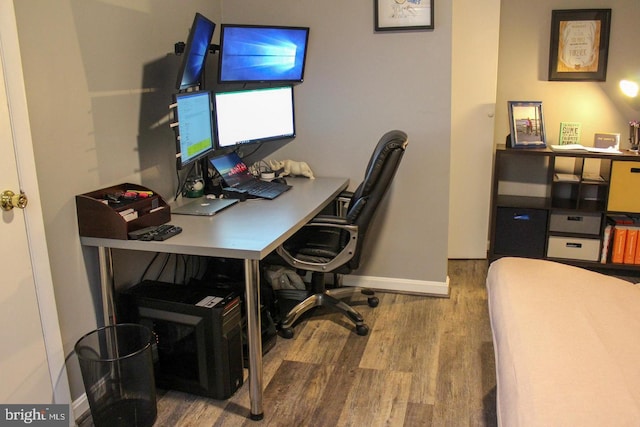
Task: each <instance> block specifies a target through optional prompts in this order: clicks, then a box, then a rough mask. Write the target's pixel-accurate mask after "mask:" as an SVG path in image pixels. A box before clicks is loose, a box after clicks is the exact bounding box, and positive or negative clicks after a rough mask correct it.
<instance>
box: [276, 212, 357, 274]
mask: <svg viewBox="0 0 640 427" xmlns="http://www.w3.org/2000/svg"><path fill="white" fill-rule="evenodd" d="M304 227H323V228H331V229H335V230H337V231H346V232H347V233H349V240H348V242H347V244H346V245H345V246H344V248H342V250H341V251H340V252H339V253H338V255H336V257H334V258H333V259H331V260H330V261H329V262H326V263H319V262H310V261H304V260H301V259H298V258H295V257H294V256H293V255H292V254H291V253H290V252H289V251H287V250H286V249H285V247H284V245H280V246H278V248H277V249H276V252H277V254H278V255H280V257H282V259H283V260H285V261H286V262H287V264H289V265H290V266H292V267H294V268H300V269H303V270H308V271H320V272H322V271H326V272H331V271H333V270H335V269H336V268H338V267H340V266H342V265H344V264H346V263H347V262H348V261H349V260H350V259H351V258H353V255H354V254H355V251H356V246H357V244H358V226H357V225H353V224H348V223H347V221H346V220H344V219H342V218H338V217H334V216H329V215H324V216H319V217H316V218H314V219H313V220H311V222H309V223H308V224H306V225H305V226H304ZM304 227H303V228H304Z"/></svg>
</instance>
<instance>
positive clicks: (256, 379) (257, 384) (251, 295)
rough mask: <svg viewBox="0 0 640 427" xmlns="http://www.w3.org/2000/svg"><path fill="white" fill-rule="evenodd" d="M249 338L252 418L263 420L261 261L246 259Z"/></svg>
mask: <svg viewBox="0 0 640 427" xmlns="http://www.w3.org/2000/svg"><path fill="white" fill-rule="evenodd" d="M244 277H245V287H246V289H245V294H246V296H245V302H246V310H247V339H248V347H249V398H250V400H251V419H252V420H261V419H262V418H263V417H264V412H263V409H262V390H263V388H262V330H261V326H260V262H259V261H257V260H250V259H247V260H245V261H244Z"/></svg>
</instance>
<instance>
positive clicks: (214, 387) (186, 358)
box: [120, 281, 243, 399]
mask: <svg viewBox="0 0 640 427" xmlns="http://www.w3.org/2000/svg"><path fill="white" fill-rule="evenodd" d="M120 298H121V300H122V301H121V302H120V303H121V304H122V305H123V306H124V307H126V315H127V317H128V318H129V320H132V321H135V322H137V323H140V324H143V325H145V326H147V327H148V328H149V329H151V330H153V332H154V333H155V334H156V337H157V344H156V346H155V347H154V349H153V356H154V371H155V377H156V384H157V385H158V387H160V388H164V389H171V390H179V391H184V392H187V393H192V394H197V395H201V396H207V397H211V398H213V399H227V398H228V397H230V396H231V395H233V393H234V392H235V391H236V390H237V389H238V388H240V386H242V384H243V360H242V314H241V308H240V298H239V297H238V296H237V295H236V294H235V293H233V292H230V291H228V290H226V291H225V290H220V289H217V288H215V287H206V286H188V285H175V284H171V283H163V282H155V281H144V282H142V283H140V284H138V285H136V286H134V287H132V288H130V289H128V290H126V291H124V292H122V293H121V294H120Z"/></svg>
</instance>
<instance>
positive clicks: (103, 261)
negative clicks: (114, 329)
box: [98, 246, 117, 326]
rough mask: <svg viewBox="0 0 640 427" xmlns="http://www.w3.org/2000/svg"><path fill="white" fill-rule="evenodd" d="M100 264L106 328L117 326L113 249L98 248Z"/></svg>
mask: <svg viewBox="0 0 640 427" xmlns="http://www.w3.org/2000/svg"><path fill="white" fill-rule="evenodd" d="M98 261H99V264H100V289H101V290H102V314H103V316H104V326H110V325H115V324H116V323H117V322H116V309H115V300H114V281H113V259H112V257H111V248H105V247H102V246H100V247H98Z"/></svg>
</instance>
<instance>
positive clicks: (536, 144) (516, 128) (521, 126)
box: [508, 101, 547, 148]
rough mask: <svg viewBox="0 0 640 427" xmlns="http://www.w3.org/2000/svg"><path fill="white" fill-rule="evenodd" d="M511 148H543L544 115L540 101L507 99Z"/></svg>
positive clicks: (544, 145) (544, 144)
mask: <svg viewBox="0 0 640 427" xmlns="http://www.w3.org/2000/svg"><path fill="white" fill-rule="evenodd" d="M508 106H509V128H510V130H511V145H510V146H511V148H544V147H546V146H547V143H546V140H545V133H544V117H543V115H542V102H540V101H508Z"/></svg>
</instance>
